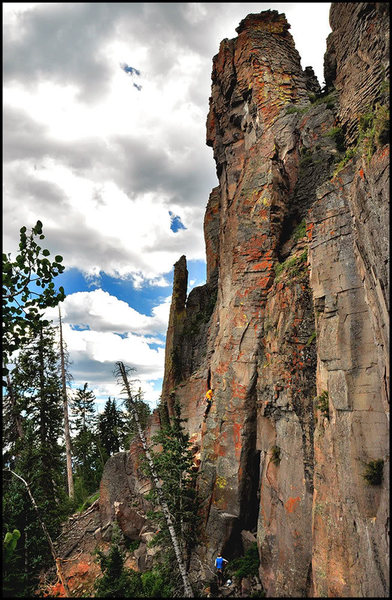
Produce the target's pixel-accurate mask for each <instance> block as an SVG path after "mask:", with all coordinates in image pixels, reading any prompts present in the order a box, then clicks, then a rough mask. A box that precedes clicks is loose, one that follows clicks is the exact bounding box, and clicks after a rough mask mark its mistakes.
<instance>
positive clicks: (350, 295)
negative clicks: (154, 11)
mask: <svg viewBox="0 0 392 600" xmlns="http://www.w3.org/2000/svg"><path fill="white" fill-rule="evenodd" d="M386 10H387V5H386V4H385V3H382V4H377V3H376V4H373V3H358V4H355V3H336V4H332V8H331V27H332V30H333V31H332V33H331V35H330V37H329V40H328V51H327V54H326V57H325V65H326V81H327V88H328V89H327V90H326V91H324V92H323V93H320V90H319V89H318V88H317V86H316V85H315V81H314V74H313V72H312V70H311V69H309V68H307V69H305V71H303V70H302V68H301V65H300V57H299V55H298V53H297V51H296V50H295V47H294V43H293V39H292V37H291V35H290V33H289V31H288V29H289V25H288V24H287V22H286V19H285V17H284V15H281V14H278V13H277V12H276V11H266V12H263V13H260V14H257V15H249V16H248V17H246V18H245V19H244V20H243V21H242V22H241V23H240V25H239V27H238V28H237V32H238V37H237V38H235V39H233V40H223V42H222V43H221V45H220V49H219V53H218V54H217V56H215V57H214V60H213V71H212V94H211V99H210V110H209V114H208V118H207V144H208V145H210V146H212V148H213V151H214V157H215V161H216V169H217V176H218V179H219V186H218V187H216V188H215V189H214V190H213V191H212V193H211V196H210V199H209V202H208V205H207V209H206V216H205V237H206V252H207V283H206V285H205V286H203V287H201V288H197V289H194V290H192V292H191V293H190V294H189V297H188V298H186V277H185V276H184V273H185V269H186V263H185V259H184V257H182V258H181V260H180V261H179V263H178V264H177V265H176V270H175V283H174V288H175V291H174V293H173V304H172V313H171V317H170V324H169V332H170V335H169V336H168V340H167V348H166V356H167V362H166V369H165V379H164V391H165V394H164V398H165V399H166V401H167V403H168V406H169V408H170V400H169V396H168V394H169V392H170V393H172V394H173V393H174V394H175V395H176V397H177V398H178V399H179V400H180V402H181V405H182V407H183V415H184V416H185V417H186V418H187V419H188V421H187V423H188V425H187V426H188V429H189V432H190V434H191V436H192V439H193V440H194V441H195V442H197V443H198V445H199V446H200V448H201V466H200V471H199V479H198V493H199V496H200V501H201V513H202V516H203V533H202V536H201V539H200V540H199V545H198V551H197V554H198V559H199V560H200V559H201V561H202V563H204V564H211V562H212V559H213V556H214V554H215V552H216V551H217V550H218V549H219V548H221V549H222V550H223V555H224V556H227V557H228V558H230V557H232V556H234V555H235V554H238V552H239V551H240V549H241V547H242V538H241V531H242V530H248V531H253V532H254V533H255V534H256V536H257V541H258V547H259V552H260V560H261V566H260V577H261V580H262V582H263V585H264V588H265V590H266V594H267V596H275V597H276V596H287V597H290V596H291V597H294V596H296V597H298V596H300V597H302V596H304V597H305V596H312V595H315V596H324V595H329V596H365V597H366V596H372V595H379V596H382V597H384V596H386V595H388V579H389V578H388V563H387V556H388V522H389V521H388V463H389V450H388V414H389V412H388V411H389V402H388V398H389V371H388V314H389V313H388V311H389V306H388V283H389V282H388V271H387V268H388V256H389V247H388V239H389V237H388V233H389V232H388V212H387V211H388V198H387V195H388V186H387V179H388V176H389V172H388V162H387V161H388V157H389V145H388V144H386V143H385V142H386V140H385V134H383V135H381V133H380V130H381V129H383V127H384V125H382V124H380V123H381V118H379V117H378V116H377V115H379V114H380V115H381V116H384V115H385V114H386V113H385V108H386V106H385V102H386V100H385V98H386V96H385V93H384V92H383V86H384V87H385V80H386V77H387V66H388V59H387V54H386V48H387V44H386V38H385V34H386V32H387V29H388V22H387V19H386ZM358 57H359V58H358ZM364 60H365V62H366V61H367V64H368V68H367V71H366V73H367V74H366V75H365V74H364V68H363V64H362V62H363V61H364ZM358 61H362V62H361V63H360V62H358ZM369 107H371V108H372V110H373V114H374V115H375V117H374V120H373V124H374V123H375V120H377V118H379V121H380V122H379V123H378V131H379V135H378V136H377V135H376V136H375V134H374V131H373V132H372V131H371V127H368V130H366V127H365V126H364V125H363V121H364V119H365V121H366V118H365V117H366V113H367V112H368V111H369ZM380 111H381V112H380ZM383 111H384V112H383ZM362 117H363V118H362ZM367 118H368V119H369V117H367ZM361 127H362V130H361ZM361 131H362V134H363V135H362V137H361V136H360V133H361ZM366 136H367V137H366ZM371 136H373V137H372V139H371V151H370V152H369V143H367V145H366V141H368V140H369V137H371ZM364 140H365V141H364ZM349 147H351V148H352V149H353V148H354V151H352V152H351V154H347V153H346V154H345V152H346V148H349ZM350 157H351V160H349V158H350ZM339 163H340V164H339ZM179 298H180V299H181V301H180V302H179V301H178V299H179ZM174 323H178V324H179V325H178V326H177V327H176V326H175V325H174V329H171V328H173V324H174ZM168 356H171V357H173V356H175V361H173V360H172V361H171V365H172V366H170V362H168ZM174 367H175V369H174ZM209 386H212V387H213V388H214V390H215V395H214V403H213V406H212V409H211V411H210V413H209V415H208V418H207V421H206V423H204V424H203V425H202V427H201V428H200V429H199V424H200V423H201V420H202V414H203V408H204V407H203V397H204V394H205V391H206V389H207V387H209ZM169 388H170V390H169ZM172 397H173V396H172ZM372 461H380V462H379V463H378V464H382V463H381V461H383V464H384V470H383V473H384V476H383V480H382V482H381V483H375V482H374V483H375V484H374V485H368V483H367V482H366V481H365V479H364V477H363V474H364V469H365V468H366V465H369V464H370V465H371V464H373V462H372ZM197 564H199V562H197ZM205 575H206V577H207V573H206V574H205Z"/></svg>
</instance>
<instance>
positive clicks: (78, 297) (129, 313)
mask: <svg viewBox="0 0 392 600" xmlns="http://www.w3.org/2000/svg"><path fill="white" fill-rule="evenodd" d="M170 300H171V299H170V297H168V298H166V300H165V302H163V303H162V304H160V305H158V306H155V307H154V308H153V309H152V313H153V316H152V317H149V316H147V315H143V314H141V313H139V312H138V311H136V310H135V309H134V308H132V307H131V306H129V304H127V303H126V302H124V301H123V300H119V299H118V298H116V297H115V296H112V295H110V294H109V293H108V292H105V291H103V290H101V289H98V290H93V291H91V292H76V293H74V294H69V295H68V296H67V297H66V298H65V300H64V302H62V304H61V314H62V319H63V321H64V323H68V324H69V325H73V326H74V327H75V326H88V327H89V328H90V329H91V330H93V331H96V332H100V333H104V332H114V333H120V334H123V333H128V332H132V333H133V334H142V335H147V334H151V335H156V334H158V333H159V334H165V333H166V330H167V323H168V318H169V310H170ZM45 314H46V315H47V317H48V318H49V319H53V320H55V319H57V315H58V309H57V308H50V309H47V311H46V313H45ZM117 337H118V336H116V339H117Z"/></svg>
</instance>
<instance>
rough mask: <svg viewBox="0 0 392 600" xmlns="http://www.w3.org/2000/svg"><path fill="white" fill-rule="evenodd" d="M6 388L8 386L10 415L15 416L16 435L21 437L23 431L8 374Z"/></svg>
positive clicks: (22, 436)
mask: <svg viewBox="0 0 392 600" xmlns="http://www.w3.org/2000/svg"><path fill="white" fill-rule="evenodd" d="M7 388H8V392H9V398H10V402H11V407H12V415H13V417H14V418H15V424H16V430H17V432H18V437H19V438H21V439H23V438H24V431H23V427H22V420H21V418H20V414H19V411H18V409H17V406H16V398H15V396H14V389H13V386H12V383H11V380H10V378H9V375H7Z"/></svg>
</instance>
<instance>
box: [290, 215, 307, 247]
mask: <svg viewBox="0 0 392 600" xmlns="http://www.w3.org/2000/svg"><path fill="white" fill-rule="evenodd" d="M305 235H306V221H305V219H302V221H301V223H299V224H298V225H297V227H296V228H295V229H294V233H293V240H294V241H295V242H298V240H300V239H302V238H303V237H305Z"/></svg>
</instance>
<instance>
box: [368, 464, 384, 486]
mask: <svg viewBox="0 0 392 600" xmlns="http://www.w3.org/2000/svg"><path fill="white" fill-rule="evenodd" d="M383 471H384V461H383V460H382V459H381V458H378V459H377V460H371V461H370V462H368V463H367V464H366V469H365V471H364V473H363V478H364V479H365V481H366V482H367V484H368V485H381V483H382V480H383Z"/></svg>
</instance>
